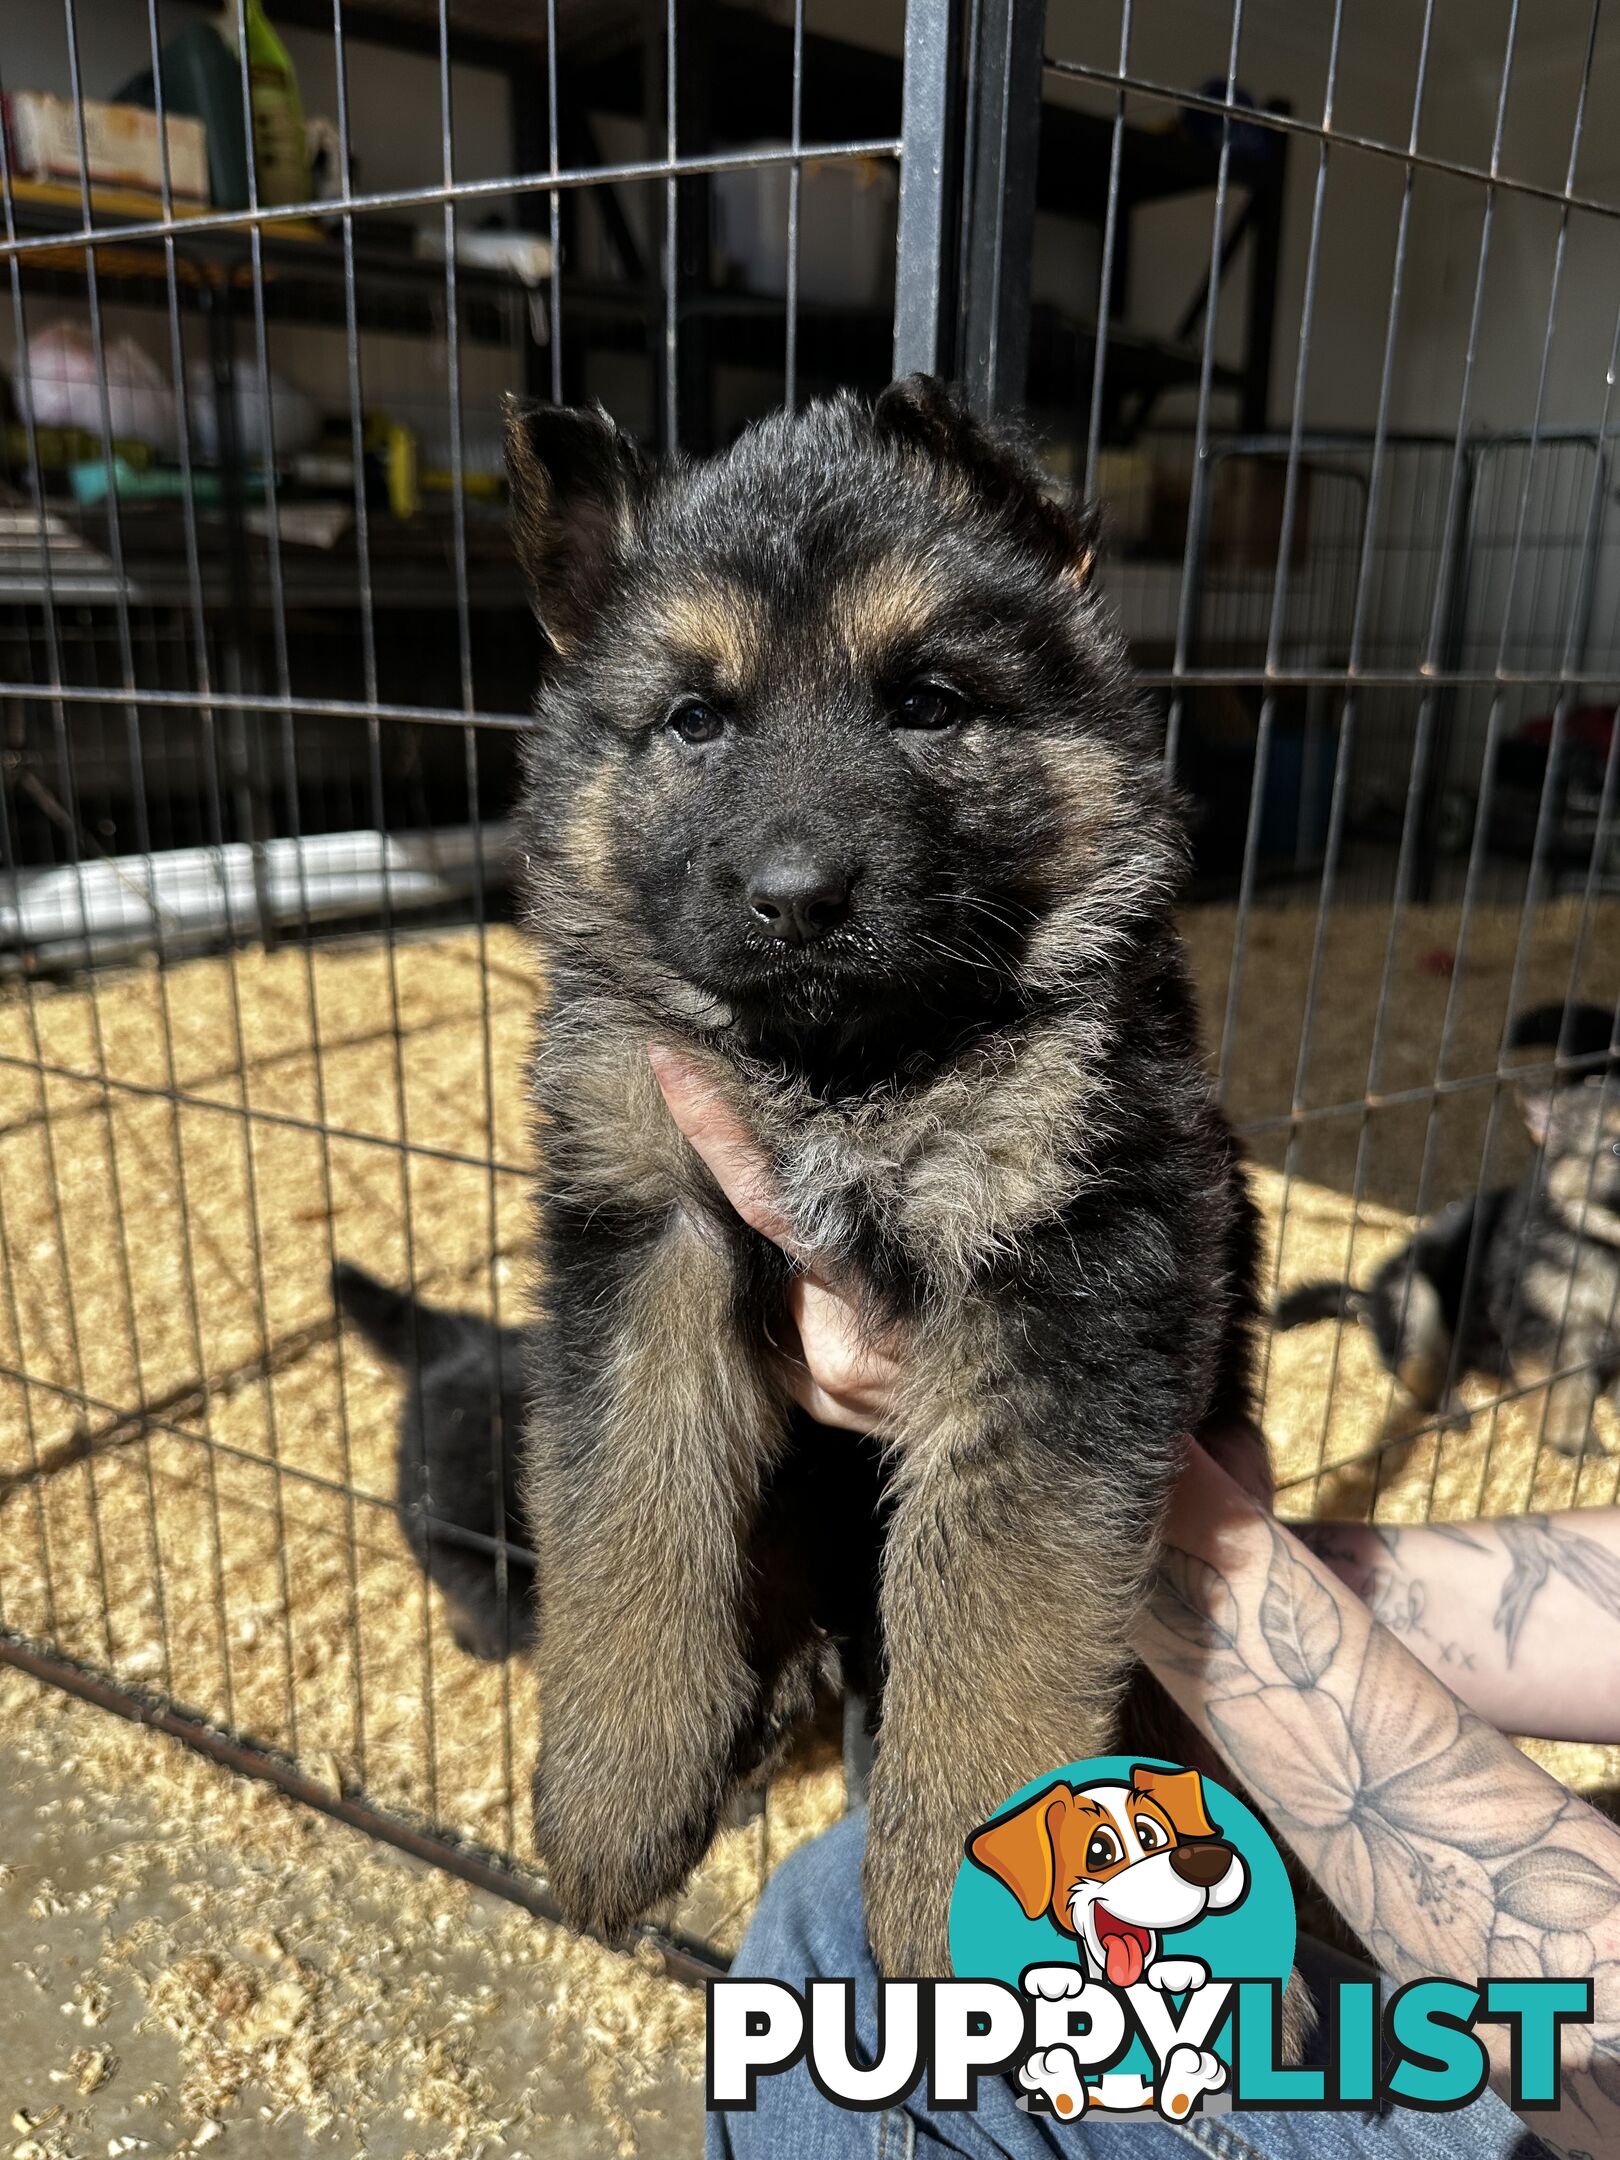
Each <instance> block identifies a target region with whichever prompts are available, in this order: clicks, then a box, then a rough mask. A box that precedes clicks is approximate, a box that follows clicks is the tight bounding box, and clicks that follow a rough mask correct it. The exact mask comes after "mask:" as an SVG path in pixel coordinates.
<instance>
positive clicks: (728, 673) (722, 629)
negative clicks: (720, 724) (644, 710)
mask: <svg viewBox="0 0 1620 2160" xmlns="http://www.w3.org/2000/svg"><path fill="white" fill-rule="evenodd" d="M653 608H654V620H655V622H656V624H657V628H658V631H659V634H660V635H661V636H662V637H663V638H664V639H666V640H667V642H668V643H669V644H670V645H671V646H673V647H674V648H675V649H676V650H677V652H678V653H679V654H680V656H681V658H682V659H683V660H685V661H687V662H689V663H690V664H691V665H692V666H694V667H699V668H702V669H704V670H706V671H707V672H708V673H709V674H711V675H712V676H713V677H714V680H715V682H716V684H717V686H718V687H719V688H721V689H726V690H739V689H741V687H742V685H743V683H744V682H745V681H746V679H747V677H748V674H749V672H750V670H751V669H752V668H753V667H754V666H755V665H756V664H757V662H758V658H759V655H760V653H761V651H762V649H763V647H764V643H765V632H766V620H765V604H764V602H763V600H762V599H761V598H760V596H759V595H758V594H757V593H753V592H750V591H749V590H748V589H747V587H746V586H742V585H736V584H732V583H730V582H729V581H727V582H721V581H719V580H714V581H709V582H704V583H700V584H696V585H693V586H691V587H689V588H688V589H687V590H686V591H684V592H670V593H664V594H662V595H660V597H659V598H658V599H657V600H656V601H655V602H654V603H653Z"/></svg>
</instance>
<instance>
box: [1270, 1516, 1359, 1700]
mask: <svg viewBox="0 0 1620 2160" xmlns="http://www.w3.org/2000/svg"><path fill="white" fill-rule="evenodd" d="M1260 1632H1261V1634H1262V1635H1264V1636H1265V1638H1266V1643H1267V1646H1268V1648H1269V1649H1270V1651H1271V1654H1272V1656H1273V1657H1274V1658H1275V1659H1276V1660H1277V1666H1278V1670H1279V1671H1280V1672H1282V1673H1283V1674H1284V1675H1285V1676H1286V1677H1287V1678H1288V1679H1289V1680H1291V1681H1292V1682H1293V1683H1294V1685H1295V1687H1299V1688H1305V1687H1314V1686H1315V1685H1316V1683H1317V1681H1318V1680H1320V1679H1321V1677H1322V1675H1323V1673H1325V1672H1326V1671H1327V1669H1328V1667H1329V1666H1330V1665H1331V1664H1332V1662H1333V1657H1334V1653H1335V1651H1336V1650H1337V1649H1338V1647H1339V1634H1340V1627H1339V1608H1338V1606H1337V1605H1335V1604H1334V1602H1333V1600H1332V1598H1331V1597H1330V1596H1329V1595H1328V1593H1327V1591H1326V1590H1325V1589H1324V1588H1323V1587H1322V1585H1321V1584H1320V1583H1319V1582H1318V1581H1317V1579H1316V1577H1315V1576H1314V1575H1313V1574H1312V1573H1311V1572H1310V1570H1309V1568H1306V1567H1302V1566H1301V1564H1300V1563H1299V1561H1297V1560H1296V1559H1295V1558H1294V1556H1293V1554H1292V1553H1291V1552H1290V1551H1289V1550H1288V1546H1287V1543H1286V1541H1285V1540H1284V1539H1283V1538H1281V1537H1279V1536H1277V1534H1276V1532H1275V1531H1274V1532H1273V1533H1272V1552H1271V1573H1270V1577H1269V1579H1268V1581H1267V1583H1266V1589H1265V1595H1264V1596H1263V1597H1262V1598H1261V1600H1260Z"/></svg>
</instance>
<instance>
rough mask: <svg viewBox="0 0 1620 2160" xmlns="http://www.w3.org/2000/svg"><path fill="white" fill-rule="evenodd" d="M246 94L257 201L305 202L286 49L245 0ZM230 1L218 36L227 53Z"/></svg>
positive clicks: (257, 1)
mask: <svg viewBox="0 0 1620 2160" xmlns="http://www.w3.org/2000/svg"><path fill="white" fill-rule="evenodd" d="M242 15H243V18H244V23H245V28H246V33H247V66H248V95H249V100H250V102H251V104H252V108H253V157H254V163H255V166H256V168H257V172H258V181H259V201H260V203H261V204H263V205H264V206H266V207H273V206H274V205H277V204H280V203H299V202H308V200H309V154H308V151H307V149H306V148H305V143H304V107H303V101H302V100H301V99H300V97H299V95H298V72H297V70H296V69H295V68H294V66H293V64H292V61H291V59H290V58H289V57H288V53H287V48H286V46H285V45H283V44H282V42H281V40H280V38H279V37H277V35H276V33H275V31H274V30H273V29H272V28H271V27H270V21H269V18H268V16H267V15H266V14H265V12H264V7H263V4H262V0H245V5H244V7H243V9H242ZM238 27H239V26H238V22H237V7H236V0H225V12H224V15H223V16H222V17H221V19H220V34H221V36H222V37H223V38H224V40H225V42H226V44H227V45H228V46H229V47H230V49H231V51H232V52H233V53H236V54H238V55H240V52H241V47H240V45H239V43H238V41H237V31H238Z"/></svg>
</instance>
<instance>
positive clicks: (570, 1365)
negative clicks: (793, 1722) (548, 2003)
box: [529, 1215, 783, 1932]
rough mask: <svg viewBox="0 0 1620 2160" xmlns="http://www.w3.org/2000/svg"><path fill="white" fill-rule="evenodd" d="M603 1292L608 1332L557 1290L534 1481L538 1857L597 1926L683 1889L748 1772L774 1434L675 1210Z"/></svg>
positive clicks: (710, 1274)
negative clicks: (755, 1591)
mask: <svg viewBox="0 0 1620 2160" xmlns="http://www.w3.org/2000/svg"><path fill="white" fill-rule="evenodd" d="M608 1287H609V1289H610V1290H611V1289H612V1288H613V1287H614V1286H613V1285H612V1284H611V1282H610V1283H609V1285H608ZM617 1290H618V1294H617V1296H616V1297H615V1298H614V1299H613V1309H612V1319H611V1321H610V1322H609V1324H608V1326H607V1328H606V1329H605V1330H604V1329H603V1323H602V1316H601V1311H600V1307H599V1297H598V1298H593V1299H592V1300H590V1301H589V1302H587V1301H585V1300H577V1301H576V1300H573V1299H572V1298H571V1294H570V1293H569V1291H568V1289H567V1286H566V1285H560V1286H559V1291H558V1297H557V1302H556V1308H555V1310H554V1313H553V1317H552V1319H551V1320H550V1321H549V1322H548V1323H547V1328H546V1335H545V1339H543V1340H542V1343H541V1346H540V1352H539V1360H538V1371H539V1380H540V1399H539V1402H538V1405H537V1408H536V1413H535V1424H534V1427H533V1435H532V1449H531V1469H530V1484H529V1499H530V1510H531V1514H532V1516H533V1519H534V1527H535V1536H536V1540H537V1549H538V1554H539V1561H540V1566H539V1584H540V1608H541V1618H540V1650H539V1667H540V1730H541V1746H540V1763H539V1768H538V1770H537V1771H536V1774H535V1839H536V1845H537V1848H538V1851H539V1854H540V1858H541V1860H542V1863H543V1864H544V1866H545V1868H546V1870H547V1872H548V1874H549V1876H550V1879H551V1882H552V1886H553V1888H554V1889H555V1891H556V1893H557V1896H558V1898H559V1899H560V1900H561V1902H562V1904H563V1907H564V1909H565V1910H566V1912H567V1913H568V1914H569V1916H570V1918H571V1919H573V1920H575V1921H577V1922H580V1923H582V1924H586V1925H591V1926H595V1927H599V1928H602V1929H604V1930H606V1931H608V1932H613V1931H616V1930H617V1929H619V1928H621V1927H622V1926H624V1925H625V1924H626V1923H627V1922H628V1921H630V1920H631V1919H633V1918H634V1917H635V1916H636V1914H638V1913H639V1912H642V1911H644V1910H645V1909H646V1908H647V1906H649V1905H651V1904H653V1903H655V1902H656V1901H657V1900H658V1899H659V1898H661V1897H664V1896H667V1895H669V1894H670V1893H671V1892H672V1891H674V1890H676V1889H678V1888H679V1886H680V1885H681V1883H682V1882H683V1881H684V1879H685V1877H686V1876H687V1874H688V1873H689V1872H690V1870H691V1868H692V1867H693V1866H694V1865H695V1864H696V1862H697V1861H698V1859H699V1858H701V1856H702V1854H703V1852H704V1850H705V1848H706V1846H707V1844H708V1842H709V1839H710V1837H711V1835H712V1834H713V1830H714V1826H715V1822H716V1819H717V1817H718V1815H719V1812H720V1809H721V1806H722V1804H723V1802H724V1800H725V1798H726V1795H727V1793H728V1791H729V1789H730V1786H731V1783H732V1780H733V1777H734V1775H735V1774H736V1772H737V1770H738V1769H739V1768H740V1767H743V1758H744V1757H745V1756H746V1752H747V1749H748V1746H749V1742H750V1740H751V1738H752V1736H753V1733H754V1728H755V1726H756V1723H757V1719H758V1716H759V1709H760V1695H761V1682H760V1676H759V1674H758V1671H757V1670H756V1668H755V1666H754V1664H753V1663H752V1662H751V1661H750V1657H749V1654H748V1624H749V1623H748V1612H747V1607H748V1603H749V1598H748V1594H747V1591H746V1586H745V1583H744V1573H745V1567H744V1559H743V1548H744V1543H745V1540H746V1536H747V1531H748V1526H749V1522H750V1519H751V1514H752V1511H753V1509H754V1507H755V1504H756V1502H757V1499H758V1494H759V1489H760V1484H761V1479H762V1477H763V1475H764V1472H765V1470H766V1468H767V1466H768V1463H769V1461H770V1458H771V1455H772V1453H773V1451H774V1449H775V1448H776V1447H777V1446H778V1445H779V1444H780V1439H781V1433H782V1427H783V1419H782V1414H781V1411H780V1409H779V1408H778V1406H777V1404H776V1402H775V1400H774V1399H773V1398H772V1396H771V1395H770V1393H769V1391H768V1390H767V1388H766V1386H765V1383H764V1381H763V1379H762V1378H761V1376H760V1374H759V1371H758V1369H757V1367H756V1365H755V1362H754V1360H753V1359H752V1357H751V1356H750V1355H749V1353H748V1351H747V1349H746V1346H745V1345H744V1344H743V1343H742V1342H741V1341H740V1339H739V1337H738V1335H737V1331H736V1328H735V1324H734V1321H733V1314H732V1289H731V1277H730V1268H729V1262H728V1260H727V1257H726V1255H725V1253H724V1252H723V1251H721V1250H719V1249H717V1248H716V1247H715V1246H713V1245H711V1244H709V1243H707V1242H706V1241H705V1240H704V1239H703V1238H701V1237H700V1236H699V1235H698V1234H697V1233H696V1232H695V1231H694V1230H693V1229H692V1228H691V1227H690V1226H689V1225H688V1224H687V1223H686V1221H685V1219H684V1218H683V1217H681V1216H679V1215H675V1216H673V1217H672V1218H671V1220H670V1223H669V1226H668V1227H667V1228H665V1229H664V1230H663V1231H662V1232H661V1234H660V1235H659V1236H658V1237H657V1238H656V1239H655V1241H654V1242H653V1243H652V1244H651V1245H650V1246H649V1247H648V1248H646V1249H645V1250H644V1252H643V1253H642V1254H641V1256H640V1257H639V1258H638V1259H637V1260H636V1261H635V1263H634V1270H633V1273H631V1274H630V1275H629V1277H628V1278H627V1279H624V1280H622V1281H621V1282H620V1283H619V1284H618V1286H617ZM571 1332H572V1335H573V1340H572V1341H570V1339H569V1338H570V1334H571ZM592 1368H594V1370H593V1369H592Z"/></svg>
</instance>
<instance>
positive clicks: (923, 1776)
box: [865, 1405, 1152, 1978]
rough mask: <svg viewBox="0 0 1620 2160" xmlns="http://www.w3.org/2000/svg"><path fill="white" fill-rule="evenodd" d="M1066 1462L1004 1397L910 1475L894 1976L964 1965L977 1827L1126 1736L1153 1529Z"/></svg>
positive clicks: (889, 1934) (899, 1587)
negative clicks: (964, 1901)
mask: <svg viewBox="0 0 1620 2160" xmlns="http://www.w3.org/2000/svg"><path fill="white" fill-rule="evenodd" d="M1066 1467H1068V1466H1065V1465H1064V1464H1063V1462H1062V1458H1061V1455H1060V1453H1059V1451H1058V1450H1057V1449H1048V1448H1044V1447H1038V1446H1037V1444H1036V1443H1034V1442H1032V1441H1031V1440H1030V1439H1028V1438H1027V1437H1026V1436H1025V1435H1024V1434H1022V1433H1011V1432H1009V1431H1008V1430H1007V1429H1006V1427H1005V1425H1004V1424H1002V1423H1001V1422H1000V1417H999V1415H998V1412H997V1410H996V1408H995V1407H994V1406H993V1405H987V1406H986V1408H985V1410H984V1412H983V1415H982V1416H981V1417H975V1416H974V1415H973V1414H972V1412H971V1411H968V1412H963V1411H962V1410H961V1409H958V1410H957V1411H956V1412H955V1413H954V1415H953V1414H951V1413H948V1412H947V1413H945V1414H943V1415H942V1416H941V1418H940V1420H939V1422H938V1424H937V1425H936V1426H935V1428H934V1429H933V1431H932V1432H931V1433H930V1434H929V1435H928V1436H927V1437H926V1438H925V1439H923V1440H921V1441H920V1442H919V1443H918V1444H916V1445H915V1446H913V1447H911V1448H910V1449H909V1450H908V1451H907V1452H906V1453H905V1454H904V1455H903V1457H902V1460H901V1461H900V1463H899V1465H898V1467H897V1472H896V1480H895V1483H896V1495H897V1497H896V1505H895V1511H894V1515H893V1518H892V1520H891V1522H890V1525H889V1531H888V1536H887V1539H886V1541H885V1547H884V1564H883V1588H882V1612H883V1627H884V1637H885V1640H886V1642H887V1643H888V1644H889V1645H890V1649H891V1660H890V1666H889V1672H888V1678H887V1681H886V1684H885V1688H884V1696H883V1721H882V1725H881V1727H880V1729H879V1733H878V1743H877V1753H876V1759H875V1761H874V1764H873V1770H872V1789H871V1800H870V1834H869V1836H868V1839H867V1847H866V1870H865V1888H866V1915H867V1926H868V1930H869V1932H870V1935H871V1939H872V1947H873V1950H874V1951H875V1953H876V1955H877V1960H878V1963H879V1965H880V1966H881V1968H882V1969H883V1971H884V1972H885V1973H886V1974H887V1975H889V1976H890V1977H891V1978H897V1977H901V1976H904V1975H908V1974H918V1975H934V1974H944V1973H948V1972H949V1971H950V1953H949V1945H948V1940H947V1928H946V1918H947V1911H948V1907H949V1902H950V1893H951V1885H952V1883H953V1882H954V1880H955V1877H956V1871H957V1868H958V1866H959V1865H960V1863H961V1859H962V1850H963V1841H964V1839H965V1838H966V1836H967V1834H968V1832H969V1831H970V1830H972V1829H973V1828H974V1827H975V1826H976V1825H977V1824H979V1823H981V1822H983V1821H984V1820H985V1819H986V1818H987V1817H988V1816H990V1815H991V1814H993V1813H994V1812H995V1810H996V1809H997V1808H998V1807H1000V1806H1002V1805H1003V1803H1004V1802H1005V1801H1006V1799H1007V1796H1008V1794H1009V1793H1011V1792H1012V1791H1013V1790H1014V1789H1015V1788H1016V1787H1017V1786H1019V1785H1021V1784H1023V1783H1025V1782H1027V1781H1028V1780H1029V1779H1031V1778H1035V1777H1038V1776H1040V1775H1041V1774H1042V1773H1043V1772H1045V1771H1048V1770H1051V1769H1053V1768H1054V1767H1055V1766H1056V1765H1058V1764H1059V1763H1065V1762H1070V1761H1074V1760H1077V1759H1078V1758H1080V1757H1083V1756H1087V1755H1096V1754H1103V1753H1106V1752H1107V1751H1108V1749H1109V1747H1110V1745H1111V1742H1112V1736H1113V1728H1114V1722H1115V1711H1116V1707H1117V1704H1118V1701H1119V1697H1120V1693H1121V1690H1122V1687H1123V1683H1124V1681H1125V1678H1126V1676H1127V1673H1128V1670H1129V1666H1130V1653H1129V1649H1128V1645H1127V1636H1128V1631H1129V1629H1130V1626H1131V1623H1132V1620H1133V1618H1134V1615H1135V1613H1136V1610H1137V1607H1138V1604H1139V1602H1140V1599H1141V1596H1142V1594H1143V1590H1144V1578H1145V1570H1146V1566H1147V1563H1148V1561H1149V1559H1150V1557H1151V1544H1152V1537H1151V1524H1150V1523H1147V1522H1142V1523H1135V1524H1129V1525H1127V1524H1125V1523H1123V1522H1111V1521H1110V1519H1109V1506H1108V1500H1107V1496H1106V1494H1105V1493H1104V1492H1102V1491H1101V1490H1099V1489H1098V1488H1099V1486H1100V1482H1101V1481H1099V1480H1092V1481H1091V1489H1090V1490H1089V1491H1086V1492H1083V1493H1082V1491H1081V1490H1080V1489H1079V1488H1080V1486H1081V1485H1082V1484H1083V1483H1085V1480H1084V1479H1083V1477H1082V1476H1080V1475H1079V1474H1078V1473H1076V1472H1074V1471H1073V1470H1072V1468H1071V1469H1070V1470H1069V1475H1068V1476H1067V1477H1065V1476H1064V1471H1065V1468H1066ZM1060 1483H1061V1485H1062V1486H1063V1487H1064V1488H1066V1489H1060Z"/></svg>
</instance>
